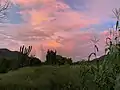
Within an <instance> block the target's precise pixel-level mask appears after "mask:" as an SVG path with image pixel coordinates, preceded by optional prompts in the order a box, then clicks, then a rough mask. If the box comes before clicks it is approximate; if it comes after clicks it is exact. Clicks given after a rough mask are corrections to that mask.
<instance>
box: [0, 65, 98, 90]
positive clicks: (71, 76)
mask: <svg viewBox="0 0 120 90" xmlns="http://www.w3.org/2000/svg"><path fill="white" fill-rule="evenodd" d="M88 69H89V68H88V67H87V66H83V65H74V66H70V65H64V66H60V67H58V66H41V67H26V68H21V69H19V70H17V71H10V72H9V73H6V74H1V75H0V90H1V89H5V90H31V89H32V90H83V88H84V90H96V88H97V86H96V84H95V83H94V82H93V79H94V76H93V75H92V74H91V73H87V74H85V72H86V71H87V70H88Z"/></svg>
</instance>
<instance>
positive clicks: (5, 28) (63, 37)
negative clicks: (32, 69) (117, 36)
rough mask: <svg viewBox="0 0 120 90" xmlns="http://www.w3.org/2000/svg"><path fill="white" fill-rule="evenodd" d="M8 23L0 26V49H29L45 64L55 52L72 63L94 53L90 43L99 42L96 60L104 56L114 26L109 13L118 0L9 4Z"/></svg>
mask: <svg viewBox="0 0 120 90" xmlns="http://www.w3.org/2000/svg"><path fill="white" fill-rule="evenodd" d="M11 2H12V5H11V7H10V8H9V10H8V13H7V14H8V15H7V16H8V17H7V20H6V21H5V22H3V23H1V24H0V48H8V49H10V50H19V47H20V46H22V45H25V46H28V45H32V46H33V50H32V54H35V55H36V56H37V57H39V58H41V59H42V60H44V57H45V54H46V51H47V49H53V50H54V49H56V50H57V53H58V54H60V55H62V56H67V57H71V58H72V59H73V60H74V61H79V60H81V59H84V58H87V57H88V55H89V54H90V53H91V52H93V43H92V42H91V39H94V36H96V37H97V39H99V42H98V43H97V45H98V47H99V50H100V51H99V52H98V54H97V55H98V56H101V55H103V54H104V49H105V37H106V36H107V32H108V29H109V28H110V27H112V26H113V25H114V24H115V20H116V19H115V18H114V15H113V12H112V10H113V9H114V8H119V3H120V0H11Z"/></svg>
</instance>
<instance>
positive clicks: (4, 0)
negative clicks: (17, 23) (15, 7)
mask: <svg viewBox="0 0 120 90" xmlns="http://www.w3.org/2000/svg"><path fill="white" fill-rule="evenodd" d="M10 4H11V3H10V0H0V22H3V20H4V19H5V18H6V17H7V11H8V9H9V7H10Z"/></svg>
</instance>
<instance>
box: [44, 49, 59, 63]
mask: <svg viewBox="0 0 120 90" xmlns="http://www.w3.org/2000/svg"><path fill="white" fill-rule="evenodd" d="M56 53H57V51H56V50H55V51H53V50H48V51H47V55H46V63H47V64H52V65H53V64H57V60H56Z"/></svg>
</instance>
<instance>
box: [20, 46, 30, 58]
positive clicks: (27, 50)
mask: <svg viewBox="0 0 120 90" xmlns="http://www.w3.org/2000/svg"><path fill="white" fill-rule="evenodd" d="M31 50H32V46H29V47H28V48H27V47H25V46H24V45H23V46H21V47H20V53H22V54H24V55H27V56H28V55H29V54H30V52H31Z"/></svg>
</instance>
